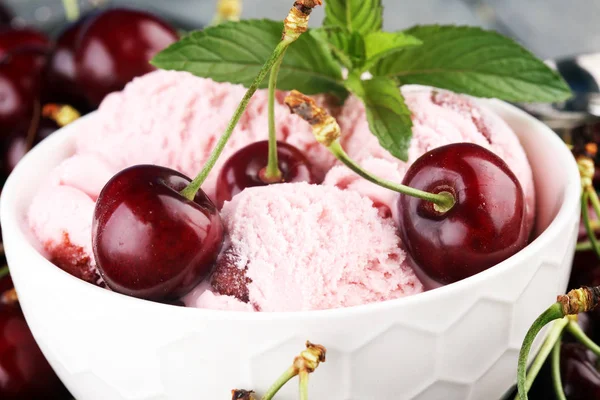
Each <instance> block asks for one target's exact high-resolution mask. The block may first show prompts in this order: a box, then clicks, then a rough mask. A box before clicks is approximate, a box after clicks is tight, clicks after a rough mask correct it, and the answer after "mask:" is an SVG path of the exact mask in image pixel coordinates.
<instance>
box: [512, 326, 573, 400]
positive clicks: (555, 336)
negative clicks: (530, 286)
mask: <svg viewBox="0 0 600 400" xmlns="http://www.w3.org/2000/svg"><path fill="white" fill-rule="evenodd" d="M567 323H568V319H567V318H562V319H559V320H557V321H555V322H554V324H553V325H552V328H551V329H550V331H549V332H548V334H547V336H546V340H544V343H543V344H542V347H540V350H539V351H538V353H537V355H536V357H535V359H534V360H533V362H532V363H531V365H530V366H529V370H528V371H527V377H526V379H525V391H527V392H529V390H530V389H531V386H532V385H533V381H535V378H536V377H537V376H538V374H539V373H540V370H541V369H542V367H543V366H544V363H545V362H546V359H547V358H548V356H549V355H550V352H551V351H552V348H553V347H554V345H555V344H556V342H557V341H559V340H560V338H561V335H562V332H563V331H564V329H565V327H566V326H567ZM515 399H518V395H517V397H515Z"/></svg>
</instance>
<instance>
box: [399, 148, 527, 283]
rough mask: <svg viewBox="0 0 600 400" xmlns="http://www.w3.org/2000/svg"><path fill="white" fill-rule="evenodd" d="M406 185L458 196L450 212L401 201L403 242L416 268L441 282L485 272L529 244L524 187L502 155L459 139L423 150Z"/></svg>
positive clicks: (405, 199)
mask: <svg viewBox="0 0 600 400" xmlns="http://www.w3.org/2000/svg"><path fill="white" fill-rule="evenodd" d="M403 183H404V185H406V186H410V187H412V188H415V189H420V190H423V191H427V192H431V193H437V194H439V193H442V192H445V193H449V194H450V195H452V197H454V200H455V204H454V205H453V206H452V207H451V208H450V209H449V210H440V209H439V208H438V207H437V206H435V205H434V204H433V203H432V202H429V201H425V200H422V199H419V198H416V197H411V196H407V195H405V194H401V195H400V197H399V199H398V212H399V218H400V221H399V222H400V223H399V227H400V234H401V237H402V241H403V243H404V246H405V247H406V249H407V251H408V252H409V254H410V255H411V256H412V258H413V260H414V261H415V262H416V268H417V269H419V270H421V271H422V272H423V273H425V274H426V275H427V276H428V277H430V278H432V279H434V280H436V281H438V282H440V283H444V284H447V283H452V282H456V281H458V280H460V279H463V278H466V277H469V276H471V275H474V274H476V273H478V272H481V271H483V270H485V269H487V268H489V267H492V266H493V265H495V264H497V263H499V262H501V261H503V260H505V259H506V258H508V257H510V256H511V255H513V254H515V253H516V252H517V251H519V250H521V249H522V248H523V247H525V245H526V244H527V232H526V227H525V205H524V195H523V190H522V188H521V185H520V184H519V181H518V180H517V178H516V177H515V175H514V174H513V173H512V172H511V170H510V168H509V167H508V165H506V163H505V162H504V161H502V159H500V158H499V157H498V156H496V155H495V154H493V153H492V152H490V151H488V150H486V149H485V148H483V147H481V146H478V145H475V144H470V143H457V144H451V145H447V146H442V147H439V148H436V149H434V150H432V151H430V152H428V153H425V154H424V155H423V156H421V157H420V158H419V159H417V161H415V163H414V164H413V165H412V166H411V167H410V168H409V170H408V171H407V173H406V176H405V178H404V182H403Z"/></svg>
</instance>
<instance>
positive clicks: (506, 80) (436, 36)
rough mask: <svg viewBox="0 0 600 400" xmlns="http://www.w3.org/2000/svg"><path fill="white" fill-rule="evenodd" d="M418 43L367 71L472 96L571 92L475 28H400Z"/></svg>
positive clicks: (525, 55) (543, 97)
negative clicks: (404, 29) (418, 44)
mask: <svg viewBox="0 0 600 400" xmlns="http://www.w3.org/2000/svg"><path fill="white" fill-rule="evenodd" d="M405 33H406V34H408V35H411V36H414V37H416V38H418V39H420V40H421V41H422V42H423V45H421V46H418V47H410V48H406V49H404V50H402V51H400V52H398V53H395V54H393V55H391V56H389V57H386V58H384V59H382V60H381V61H380V62H379V63H378V64H377V65H376V66H375V68H374V69H372V71H371V72H372V73H373V74H375V75H378V76H386V77H395V78H397V79H399V80H400V82H401V83H402V84H409V83H417V84H423V85H429V86H434V87H438V88H443V89H449V90H452V91H455V92H459V93H466V94H469V95H472V96H477V97H496V98H499V99H503V100H507V101H522V102H553V101H560V100H565V99H567V98H569V97H570V96H571V91H570V90H569V87H568V86H567V84H566V83H565V81H564V80H563V79H562V78H561V77H560V75H559V74H558V73H556V72H555V71H553V70H551V69H550V68H549V67H548V66H546V65H545V64H544V63H543V62H542V61H540V60H539V59H537V58H536V57H535V56H534V55H533V54H531V53H530V52H529V51H527V50H526V49H524V48H523V47H521V46H520V45H519V44H517V43H516V42H515V41H513V40H512V39H509V38H507V37H504V36H502V35H500V34H498V33H496V32H491V31H485V30H482V29H480V28H476V27H457V26H439V25H433V26H417V27H414V28H411V29H409V30H407V31H405Z"/></svg>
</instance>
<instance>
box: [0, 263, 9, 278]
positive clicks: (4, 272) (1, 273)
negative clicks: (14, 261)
mask: <svg viewBox="0 0 600 400" xmlns="http://www.w3.org/2000/svg"><path fill="white" fill-rule="evenodd" d="M9 274H10V271H9V269H8V265H4V266H3V267H2V268H0V279H2V278H4V277H5V276H8V275H9Z"/></svg>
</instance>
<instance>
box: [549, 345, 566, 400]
mask: <svg viewBox="0 0 600 400" xmlns="http://www.w3.org/2000/svg"><path fill="white" fill-rule="evenodd" d="M560 344H561V341H560V340H559V341H557V342H556V343H555V344H554V347H553V348H552V364H551V366H552V384H553V386H554V393H555V394H556V398H557V400H567V397H566V396H565V391H564V390H563V385H562V379H561V377H560Z"/></svg>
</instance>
